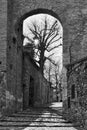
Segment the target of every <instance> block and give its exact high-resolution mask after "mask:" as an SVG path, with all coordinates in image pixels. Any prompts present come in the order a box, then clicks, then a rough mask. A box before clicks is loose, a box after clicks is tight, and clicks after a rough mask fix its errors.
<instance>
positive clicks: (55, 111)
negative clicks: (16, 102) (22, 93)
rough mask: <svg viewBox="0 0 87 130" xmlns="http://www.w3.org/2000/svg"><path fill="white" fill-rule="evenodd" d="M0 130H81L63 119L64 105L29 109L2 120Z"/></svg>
mask: <svg viewBox="0 0 87 130" xmlns="http://www.w3.org/2000/svg"><path fill="white" fill-rule="evenodd" d="M0 130H79V129H77V128H74V127H73V125H72V124H71V123H68V122H67V121H65V120H64V119H63V118H62V103H53V104H51V105H50V106H49V107H47V106H45V107H44V108H37V109H35V108H33V109H31V108H29V109H28V110H26V111H23V112H20V113H17V114H13V115H12V116H10V117H5V118H3V119H1V120H0Z"/></svg>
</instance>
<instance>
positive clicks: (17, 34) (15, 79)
mask: <svg viewBox="0 0 87 130" xmlns="http://www.w3.org/2000/svg"><path fill="white" fill-rule="evenodd" d="M10 5H11V6H10ZM83 5H84V3H83V2H80V1H79V0H78V2H75V1H68V0H67V1H63V0H61V1H57V0H54V1H52V0H44V1H42V0H40V1H39V0H36V1H24V0H19V1H18V0H14V2H13V3H11V1H10V0H9V1H8V12H9V13H8V19H7V21H8V22H7V26H8V28H7V38H8V42H7V75H8V76H7V86H8V89H9V90H10V89H11V86H13V88H14V90H13V91H14V92H13V93H14V95H15V89H16V88H17V89H16V91H19V90H20V91H21V86H22V38H23V37H22V34H21V29H22V21H23V19H25V18H26V17H27V16H29V14H30V13H31V14H30V15H32V13H34V11H33V10H34V9H35V10H38V9H39V10H40V9H41V10H47V11H48V13H49V12H54V13H55V17H56V16H59V17H58V19H61V20H60V21H61V23H62V26H63V64H64V65H65V64H67V63H69V60H70V58H69V45H70V44H71V43H74V47H73V50H74V51H73V54H74V56H75V58H76V59H77V58H80V57H83V56H84V55H86V53H85V52H86V49H84V48H82V46H81V44H80V43H84V45H85V43H86V40H83V39H84V38H83V34H82V32H81V30H80V29H82V30H84V26H83V24H84V25H85V22H84V23H82V21H83V19H84V15H85V14H87V12H86V10H85V9H84V8H86V7H83ZM28 12H29V13H28ZM36 12H37V11H36ZM37 13H40V12H37ZM54 13H52V14H54ZM56 14H57V15H56ZM82 16H83V17H82ZM85 21H86V20H85ZM78 23H79V24H78ZM74 25H75V26H74ZM15 27H17V28H16V29H15ZM79 32H81V35H79V34H80V33H79ZM76 34H78V37H77V38H76V40H75V39H74V38H75V36H76ZM78 39H80V40H78ZM85 48H87V47H85ZM65 76H66V74H65ZM64 87H65V86H64ZM17 93H18V92H17ZM17 95H18V97H21V95H22V93H18V94H17ZM15 96H16V95H15ZM19 99H20V98H19Z"/></svg>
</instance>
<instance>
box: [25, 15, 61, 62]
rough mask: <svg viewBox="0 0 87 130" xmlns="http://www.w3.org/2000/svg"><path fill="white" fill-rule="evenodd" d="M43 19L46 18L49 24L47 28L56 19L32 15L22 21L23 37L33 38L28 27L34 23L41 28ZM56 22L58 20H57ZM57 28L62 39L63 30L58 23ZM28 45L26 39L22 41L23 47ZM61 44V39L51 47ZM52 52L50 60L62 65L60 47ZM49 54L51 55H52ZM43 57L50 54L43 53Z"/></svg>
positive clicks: (49, 16)
mask: <svg viewBox="0 0 87 130" xmlns="http://www.w3.org/2000/svg"><path fill="white" fill-rule="evenodd" d="M45 17H46V18H47V21H48V23H49V27H50V26H51V25H52V23H53V22H54V21H55V19H56V18H54V17H53V16H51V15H48V14H37V15H33V16H30V17H28V18H27V19H25V20H24V22H23V35H24V36H29V37H30V38H33V35H32V33H31V32H30V31H29V28H28V27H32V23H34V22H35V23H36V24H37V25H38V26H39V27H40V28H43V24H44V19H45ZM57 21H58V20H57ZM58 26H59V27H60V31H59V36H62V37H63V29H62V26H61V24H60V22H59V21H58ZM59 36H58V37H59ZM27 43H28V40H27V39H24V43H23V45H26V44H27ZM60 43H62V39H61V40H60V41H57V42H55V43H54V44H53V46H55V45H58V44H60ZM53 52H54V53H55V54H54V55H53V56H52V59H53V60H55V62H56V63H57V62H58V61H60V63H61V64H62V46H60V47H58V48H56V49H54V50H53ZM53 52H51V53H53ZM45 55H46V56H48V55H50V53H48V52H45Z"/></svg>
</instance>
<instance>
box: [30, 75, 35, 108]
mask: <svg viewBox="0 0 87 130" xmlns="http://www.w3.org/2000/svg"><path fill="white" fill-rule="evenodd" d="M33 105H34V79H33V77H32V76H30V86H29V106H31V107H33Z"/></svg>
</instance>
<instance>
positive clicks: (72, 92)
mask: <svg viewBox="0 0 87 130" xmlns="http://www.w3.org/2000/svg"><path fill="white" fill-rule="evenodd" d="M71 98H72V99H74V98H75V85H74V84H73V85H72V86H71Z"/></svg>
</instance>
